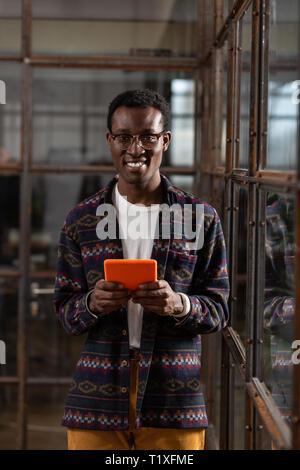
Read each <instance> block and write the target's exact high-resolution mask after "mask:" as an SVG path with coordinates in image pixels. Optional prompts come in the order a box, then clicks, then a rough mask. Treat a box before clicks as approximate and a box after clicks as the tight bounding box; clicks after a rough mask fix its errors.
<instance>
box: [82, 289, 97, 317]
mask: <svg viewBox="0 0 300 470" xmlns="http://www.w3.org/2000/svg"><path fill="white" fill-rule="evenodd" d="M93 294H94V289H92V290H91V291H90V292H88V293H87V295H86V297H85V306H86V309H87V311H88V312H89V313H90V314H91V315H92V316H93V317H97V315H96V313H97V309H96V306H95V304H94V303H93V300H92V296H93ZM97 318H98V317H97Z"/></svg>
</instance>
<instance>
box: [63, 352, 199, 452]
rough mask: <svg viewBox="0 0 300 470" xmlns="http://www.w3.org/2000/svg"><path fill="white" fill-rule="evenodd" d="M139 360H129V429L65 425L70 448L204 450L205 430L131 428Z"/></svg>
mask: <svg viewBox="0 0 300 470" xmlns="http://www.w3.org/2000/svg"><path fill="white" fill-rule="evenodd" d="M137 378H138V361H137V360H136V359H131V360H130V392H129V429H128V430H126V431H90V430H86V429H74V428H68V449H69V450H132V449H135V450H203V449H204V441H205V429H162V428H138V429H135V428H134V424H135V415H136V398H137Z"/></svg>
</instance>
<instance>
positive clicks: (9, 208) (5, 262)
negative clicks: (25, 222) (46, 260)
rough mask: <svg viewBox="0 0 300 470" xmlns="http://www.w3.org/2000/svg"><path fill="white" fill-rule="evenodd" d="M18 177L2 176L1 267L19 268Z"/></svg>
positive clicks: (0, 199)
mask: <svg viewBox="0 0 300 470" xmlns="http://www.w3.org/2000/svg"><path fill="white" fill-rule="evenodd" d="M19 191H20V177H19V176H18V175H1V176H0V267H1V268H12V267H17V266H18V256H19Z"/></svg>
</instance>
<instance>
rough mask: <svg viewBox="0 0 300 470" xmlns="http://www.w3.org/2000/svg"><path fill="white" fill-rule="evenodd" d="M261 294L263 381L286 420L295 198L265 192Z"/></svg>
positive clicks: (290, 368)
mask: <svg viewBox="0 0 300 470" xmlns="http://www.w3.org/2000/svg"><path fill="white" fill-rule="evenodd" d="M265 277H266V278H265V296H264V328H265V334H264V340H265V350H264V371H265V382H266V383H267V385H268V387H269V389H270V390H271V392H272V397H273V399H274V401H275V403H276V405H277V406H278V408H279V411H280V413H281V415H282V417H283V418H284V419H285V420H286V421H287V422H288V423H290V417H291V410H292V385H293V384H292V380H293V377H292V372H293V364H292V353H293V350H292V348H291V345H292V342H293V329H294V328H293V327H294V315H295V294H294V287H295V200H294V199H293V198H289V197H287V196H281V195H279V194H273V193H268V195H267V207H266V242H265Z"/></svg>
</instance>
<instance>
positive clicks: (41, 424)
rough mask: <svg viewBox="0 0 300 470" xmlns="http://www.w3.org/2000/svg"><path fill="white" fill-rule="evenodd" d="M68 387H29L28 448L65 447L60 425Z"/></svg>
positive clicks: (48, 448) (58, 448)
mask: <svg viewBox="0 0 300 470" xmlns="http://www.w3.org/2000/svg"><path fill="white" fill-rule="evenodd" d="M67 339H70V338H67ZM64 359H65V356H64ZM70 383H71V378H70ZM68 389H69V386H68V385H67V386H62V385H60V386H56V387H55V386H51V387H49V386H45V385H44V386H38V385H36V386H30V387H29V390H28V428H27V429H28V449H29V450H65V449H67V432H66V428H65V427H63V426H61V419H62V416H63V414H64V403H65V398H66V396H67V393H68Z"/></svg>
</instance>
